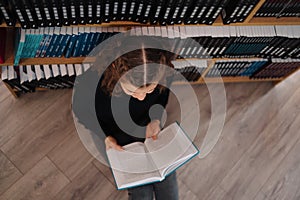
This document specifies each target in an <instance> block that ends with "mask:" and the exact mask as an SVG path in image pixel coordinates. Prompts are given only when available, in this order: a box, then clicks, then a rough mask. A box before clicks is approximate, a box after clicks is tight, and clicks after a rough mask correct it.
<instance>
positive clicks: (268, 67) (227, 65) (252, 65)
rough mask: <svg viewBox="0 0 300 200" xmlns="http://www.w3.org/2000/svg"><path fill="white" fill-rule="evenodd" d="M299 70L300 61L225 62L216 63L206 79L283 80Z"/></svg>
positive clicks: (260, 60) (259, 60)
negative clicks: (238, 77) (240, 77)
mask: <svg viewBox="0 0 300 200" xmlns="http://www.w3.org/2000/svg"><path fill="white" fill-rule="evenodd" d="M298 69H300V59H271V60H268V59H257V60H241V59H239V60H223V61H216V62H215V64H214V65H213V66H212V68H211V69H210V70H209V71H208V73H207V74H206V77H219V76H222V77H236V76H247V77H250V79H266V78H283V77H286V76H287V75H289V74H291V73H293V72H294V71H296V70H298Z"/></svg>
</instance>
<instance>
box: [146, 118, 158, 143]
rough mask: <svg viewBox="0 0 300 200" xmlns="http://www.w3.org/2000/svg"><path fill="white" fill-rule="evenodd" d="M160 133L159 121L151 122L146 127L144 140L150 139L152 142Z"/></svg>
mask: <svg viewBox="0 0 300 200" xmlns="http://www.w3.org/2000/svg"><path fill="white" fill-rule="evenodd" d="M159 131H160V121H159V120H153V121H151V122H150V123H149V124H148V125H147V127H146V138H150V137H151V138H152V139H153V140H156V139H157V134H158V133H159Z"/></svg>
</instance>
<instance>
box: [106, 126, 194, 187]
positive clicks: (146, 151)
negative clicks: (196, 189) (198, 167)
mask: <svg viewBox="0 0 300 200" xmlns="http://www.w3.org/2000/svg"><path fill="white" fill-rule="evenodd" d="M123 148H124V149H125V150H124V151H117V150H115V149H112V148H110V149H108V150H107V157H108V160H109V163H110V165H111V168H112V172H113V175H114V178H115V182H116V185H117V188H118V189H125V188H130V187H135V186H139V185H144V184H148V183H153V182H158V181H162V180H164V179H165V177H166V176H167V175H169V174H170V173H172V172H174V171H175V170H176V169H177V168H178V167H180V166H182V165H183V164H185V163H186V162H187V161H189V160H190V159H191V158H193V157H194V156H196V155H197V154H198V153H199V150H198V149H197V147H196V146H194V145H193V143H192V142H191V140H190V139H189V138H188V136H187V135H186V134H185V132H184V131H183V130H182V128H181V127H180V126H179V124H178V123H176V122H175V123H172V124H171V125H169V126H168V127H166V128H165V129H163V130H162V131H161V132H160V133H159V134H158V138H157V139H156V140H153V139H152V138H149V139H146V140H145V142H144V143H142V142H134V143H131V144H128V145H125V146H123Z"/></svg>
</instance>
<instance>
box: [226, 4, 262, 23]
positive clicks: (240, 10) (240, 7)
mask: <svg viewBox="0 0 300 200" xmlns="http://www.w3.org/2000/svg"><path fill="white" fill-rule="evenodd" d="M258 2H259V0H231V1H229V3H228V4H227V5H226V6H225V8H224V9H222V13H221V14H222V15H221V16H222V20H223V24H231V23H236V22H243V21H245V19H246V18H247V17H248V15H249V14H250V13H251V11H252V10H253V8H254V7H255V6H256V4H257V3H258Z"/></svg>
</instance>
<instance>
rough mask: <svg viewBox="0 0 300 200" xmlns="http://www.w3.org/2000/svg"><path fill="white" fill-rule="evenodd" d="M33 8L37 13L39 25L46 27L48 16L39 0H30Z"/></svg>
mask: <svg viewBox="0 0 300 200" xmlns="http://www.w3.org/2000/svg"><path fill="white" fill-rule="evenodd" d="M30 2H31V6H32V9H33V10H34V11H35V14H36V17H37V19H36V22H37V24H38V26H39V27H45V26H46V25H47V24H46V22H45V21H46V16H45V14H44V12H43V11H42V6H41V3H40V1H39V0H30Z"/></svg>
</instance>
